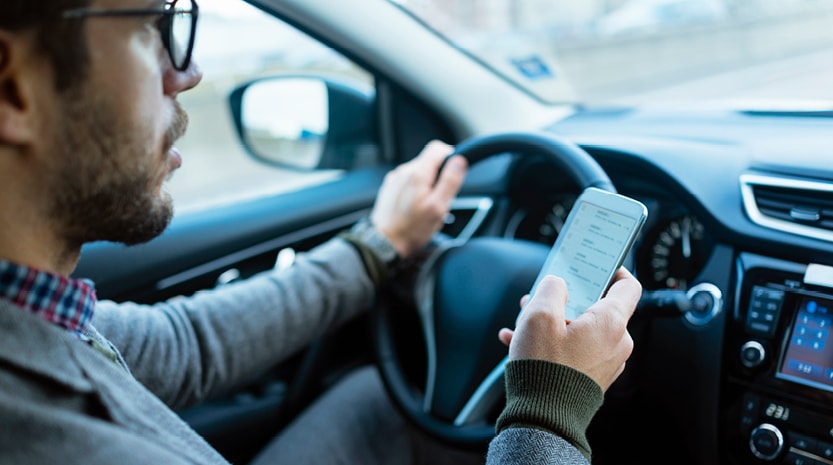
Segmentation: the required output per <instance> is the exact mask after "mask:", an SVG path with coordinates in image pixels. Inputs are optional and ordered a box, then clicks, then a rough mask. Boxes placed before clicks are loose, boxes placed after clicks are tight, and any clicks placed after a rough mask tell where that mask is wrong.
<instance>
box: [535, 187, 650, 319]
mask: <svg viewBox="0 0 833 465" xmlns="http://www.w3.org/2000/svg"><path fill="white" fill-rule="evenodd" d="M578 208H579V210H578V212H577V213H576V216H575V218H573V219H572V224H571V225H570V228H569V230H568V231H567V232H566V234H565V235H564V236H565V237H563V238H562V237H559V240H560V241H561V244H560V245H559V247H558V249H557V250H556V251H555V256H554V257H552V260H551V261H550V263H548V266H547V269H546V271H547V272H548V273H551V274H557V275H560V276H562V277H563V278H564V279H565V280H566V281H567V287H568V292H569V299H568V302H567V308H566V316H567V319H575V318H577V317H578V316H579V315H581V314H582V312H584V310H585V309H587V307H589V306H591V305H593V303H594V302H596V301H597V300H599V298H600V297H601V296H602V294H603V293H604V291H605V288H606V287H607V283H608V281H609V280H610V278H611V276H612V275H613V273H615V272H616V268H617V267H618V266H619V261H620V259H621V256H622V254H623V253H624V252H625V250H626V245H627V244H628V243H629V241H630V238H631V236H632V234H633V230H634V228H635V227H636V225H637V219H636V218H631V217H628V216H625V215H622V214H621V213H618V212H615V211H613V210H609V209H607V208H604V207H601V206H598V205H594V204H592V203H589V202H582V203H581V204H580V205H579V207H578Z"/></svg>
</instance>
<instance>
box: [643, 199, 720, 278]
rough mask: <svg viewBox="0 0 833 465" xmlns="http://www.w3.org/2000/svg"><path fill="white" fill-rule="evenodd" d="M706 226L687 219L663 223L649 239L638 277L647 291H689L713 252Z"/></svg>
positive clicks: (680, 218)
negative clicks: (692, 282)
mask: <svg viewBox="0 0 833 465" xmlns="http://www.w3.org/2000/svg"><path fill="white" fill-rule="evenodd" d="M711 247H712V245H711V240H710V239H709V238H708V235H707V234H706V229H705V228H704V227H703V224H702V223H700V221H698V220H697V218H695V217H694V216H691V215H685V216H679V217H674V218H671V219H669V220H667V221H665V222H663V223H660V224H659V225H658V226H657V227H656V228H654V229H653V230H652V231H651V233H649V235H648V236H646V238H645V245H644V246H643V247H642V249H641V254H640V255H641V257H640V259H639V262H638V266H637V274H638V275H639V280H640V282H642V286H643V287H644V288H645V289H680V290H686V289H688V285H689V283H690V282H691V280H693V279H694V278H695V277H696V276H697V274H699V273H700V271H701V270H702V268H703V265H704V264H705V261H706V259H707V257H708V255H709V253H710V252H711Z"/></svg>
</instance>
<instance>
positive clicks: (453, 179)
mask: <svg viewBox="0 0 833 465" xmlns="http://www.w3.org/2000/svg"><path fill="white" fill-rule="evenodd" d="M467 168H468V162H467V161H466V159H465V158H463V157H462V156H460V155H454V156H452V157H451V158H450V159H449V160H448V162H447V163H446V164H445V166H443V168H442V171H441V172H440V174H439V178H438V179H437V183H436V185H435V186H434V193H433V194H432V195H434V196H436V197H438V198H439V199H440V200H445V201H449V200H451V199H452V198H454V196H456V195H457V192H459V191H460V186H462V185H463V180H464V179H465V177H466V169H467Z"/></svg>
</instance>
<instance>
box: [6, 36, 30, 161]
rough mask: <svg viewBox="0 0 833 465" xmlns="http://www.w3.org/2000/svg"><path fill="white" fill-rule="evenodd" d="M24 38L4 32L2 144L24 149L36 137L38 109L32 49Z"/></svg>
mask: <svg viewBox="0 0 833 465" xmlns="http://www.w3.org/2000/svg"><path fill="white" fill-rule="evenodd" d="M29 42H30V41H29V40H26V38H25V37H24V36H22V35H18V34H14V33H11V32H8V31H3V30H0V144H8V145H24V144H27V143H28V142H29V141H31V140H32V137H33V135H34V134H35V127H34V125H33V123H34V121H35V119H34V118H33V115H32V111H33V110H34V108H33V107H34V106H33V105H32V102H31V99H30V98H29V96H28V95H27V93H28V92H29V91H31V90H33V87H32V86H31V85H30V84H34V83H27V82H26V76H27V74H28V73H31V72H32V70H31V69H30V68H31V67H30V66H29V64H30V63H31V62H32V61H31V60H27V59H26V58H27V56H26V55H27V54H28V53H31V51H32V48H31V45H30V44H29Z"/></svg>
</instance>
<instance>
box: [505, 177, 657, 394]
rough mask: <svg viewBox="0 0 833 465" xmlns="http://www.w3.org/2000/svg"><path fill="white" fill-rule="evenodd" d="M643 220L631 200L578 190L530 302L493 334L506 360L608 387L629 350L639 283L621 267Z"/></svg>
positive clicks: (645, 212) (641, 211)
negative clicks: (550, 366)
mask: <svg viewBox="0 0 833 465" xmlns="http://www.w3.org/2000/svg"><path fill="white" fill-rule="evenodd" d="M647 215H648V210H647V208H646V207H645V205H643V204H642V203H641V202H639V201H636V200H634V199H631V198H628V197H625V196H622V195H618V194H614V193H611V192H607V191H602V190H600V189H595V188H588V189H585V190H584V192H582V194H581V195H580V196H579V198H578V199H577V200H576V203H575V205H574V206H573V208H572V210H571V211H570V214H569V215H568V216H567V221H566V222H565V223H564V227H563V228H562V229H561V231H560V232H559V235H558V239H557V240H556V242H555V244H554V245H553V247H552V250H550V253H549V255H548V256H547V260H546V262H545V263H544V266H543V267H542V268H541V271H540V272H539V274H538V278H537V279H536V280H535V283H534V284H533V285H532V290H531V291H530V294H531V295H532V298H531V299H529V296H527V297H526V298H525V299H523V300H522V302H521V307H522V308H523V310H522V312H521V314H520V315H519V316H518V320H517V322H516V331H515V333H514V334H513V332H512V331H511V330H509V329H506V328H504V329H502V330H501V331H500V333H499V335H498V337H499V338H500V340H501V341H503V342H504V343H505V344H506V345H508V346H509V359H510V360H514V359H523V358H531V359H539V360H547V361H552V362H556V363H560V364H563V365H567V366H569V367H571V368H575V369H576V370H579V371H581V372H583V373H585V374H586V375H588V376H590V377H591V378H592V379H593V380H594V381H596V383H598V384H599V385H600V386H601V387H602V389H604V390H607V388H609V387H610V385H611V384H612V383H613V381H614V380H616V378H617V377H618V376H619V375H620V374H621V373H622V370H624V363H625V360H627V359H628V357H629V356H630V354H631V351H632V350H633V340H632V339H631V337H630V334H629V333H628V330H627V325H628V321H629V320H630V317H631V315H633V312H634V310H635V309H636V304H637V303H638V302H639V297H640V296H641V294H642V286H641V285H640V284H639V282H638V281H637V280H636V279H635V278H634V277H633V275H632V274H631V273H630V272H628V271H627V270H626V269H625V268H623V267H622V264H623V263H624V261H625V257H626V256H627V254H628V253H629V252H630V249H631V246H632V245H633V244H634V242H635V240H636V238H637V236H638V234H639V231H640V230H641V229H642V225H643V224H645V220H646V218H647ZM603 296H604V297H603ZM527 300H528V302H527Z"/></svg>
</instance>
